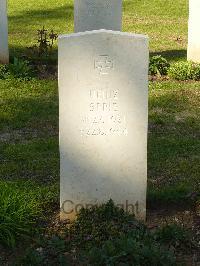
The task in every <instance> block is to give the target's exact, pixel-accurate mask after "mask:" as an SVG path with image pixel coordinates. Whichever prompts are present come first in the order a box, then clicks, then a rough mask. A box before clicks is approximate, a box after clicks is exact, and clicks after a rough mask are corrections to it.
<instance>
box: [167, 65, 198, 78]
mask: <svg viewBox="0 0 200 266" xmlns="http://www.w3.org/2000/svg"><path fill="white" fill-rule="evenodd" d="M168 75H169V77H170V78H173V79H176V80H182V81H183V80H200V64H197V63H193V62H191V61H181V62H177V63H174V64H173V65H171V67H170V68H169V71H168Z"/></svg>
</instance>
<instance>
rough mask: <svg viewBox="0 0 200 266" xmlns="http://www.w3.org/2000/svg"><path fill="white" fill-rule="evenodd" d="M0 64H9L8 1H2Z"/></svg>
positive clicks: (0, 13) (0, 7) (0, 15)
mask: <svg viewBox="0 0 200 266" xmlns="http://www.w3.org/2000/svg"><path fill="white" fill-rule="evenodd" d="M0 63H3V64H7V63H9V51H8V19H7V1H6V0H0Z"/></svg>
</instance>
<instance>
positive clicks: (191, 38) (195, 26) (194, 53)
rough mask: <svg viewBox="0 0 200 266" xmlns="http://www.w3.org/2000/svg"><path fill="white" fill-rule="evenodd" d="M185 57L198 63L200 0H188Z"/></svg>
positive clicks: (199, 49) (199, 51)
mask: <svg viewBox="0 0 200 266" xmlns="http://www.w3.org/2000/svg"><path fill="white" fill-rule="evenodd" d="M189 6H190V9H189V10H190V11H189V28H188V51H187V59H188V60H191V61H193V62H199V63H200V0H190V4H189Z"/></svg>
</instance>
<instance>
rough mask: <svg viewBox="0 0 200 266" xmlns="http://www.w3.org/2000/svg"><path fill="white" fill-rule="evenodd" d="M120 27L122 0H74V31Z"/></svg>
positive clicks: (118, 29) (117, 28) (119, 28)
mask: <svg viewBox="0 0 200 266" xmlns="http://www.w3.org/2000/svg"><path fill="white" fill-rule="evenodd" d="M121 27H122V0H75V1H74V28H75V29H74V30H75V32H82V31H90V30H99V29H106V30H116V31H121Z"/></svg>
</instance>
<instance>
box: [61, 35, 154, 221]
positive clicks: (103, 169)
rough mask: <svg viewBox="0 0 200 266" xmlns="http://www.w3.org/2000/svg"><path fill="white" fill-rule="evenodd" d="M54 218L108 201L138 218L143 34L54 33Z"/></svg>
mask: <svg viewBox="0 0 200 266" xmlns="http://www.w3.org/2000/svg"><path fill="white" fill-rule="evenodd" d="M58 51H59V105H60V160H61V164H60V165H61V168H60V175H61V184H60V189H61V217H62V218H73V217H74V216H75V214H76V213H77V212H78V210H79V209H80V207H87V206H91V205H95V204H101V203H104V202H106V201H108V200H109V199H110V198H111V199H113V200H114V202H115V203H116V204H118V205H119V206H120V207H122V208H124V209H125V210H129V211H130V212H132V213H135V215H136V217H137V218H139V219H145V214H146V186H147V124H148V121H147V120H148V59H149V58H148V38H147V37H146V36H143V35H137V34H129V33H120V32H113V31H109V30H97V31H91V32H85V33H83V32H82V33H74V34H71V35H63V36H60V38H59V47H58Z"/></svg>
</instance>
